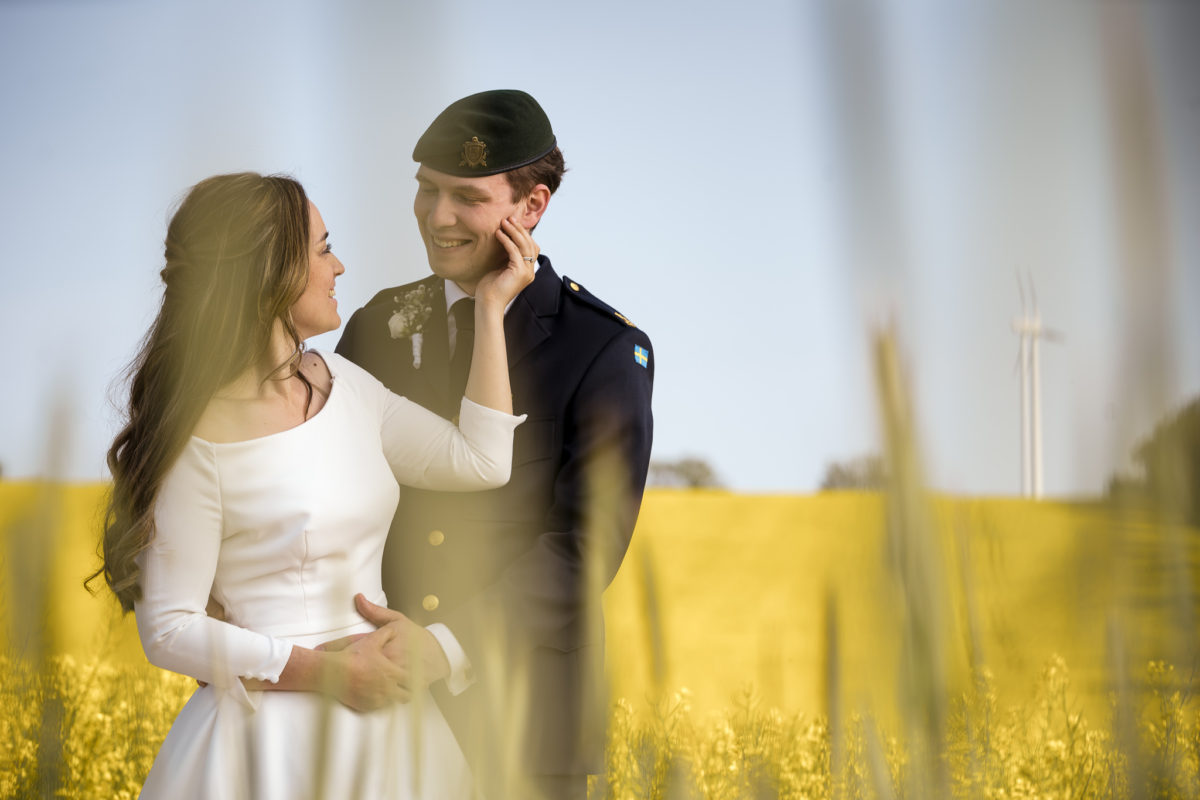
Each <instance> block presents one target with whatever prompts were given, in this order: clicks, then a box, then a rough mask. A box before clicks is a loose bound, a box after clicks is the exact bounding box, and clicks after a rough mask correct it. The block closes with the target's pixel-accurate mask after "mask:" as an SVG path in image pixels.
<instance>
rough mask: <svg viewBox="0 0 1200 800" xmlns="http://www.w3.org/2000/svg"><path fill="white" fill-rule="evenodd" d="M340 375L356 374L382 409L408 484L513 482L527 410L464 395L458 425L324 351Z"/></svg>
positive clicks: (385, 432)
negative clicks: (516, 436)
mask: <svg viewBox="0 0 1200 800" xmlns="http://www.w3.org/2000/svg"><path fill="white" fill-rule="evenodd" d="M322 355H323V356H324V357H325V358H326V359H327V361H328V362H329V363H330V364H331V366H332V367H334V373H335V375H336V379H337V380H344V379H347V378H350V379H352V380H353V381H354V382H355V383H356V384H358V385H360V386H362V387H363V391H364V393H366V394H368V395H370V399H371V401H372V404H373V405H374V407H375V408H376V409H377V410H378V413H379V414H380V436H381V438H382V441H383V453H384V455H385V456H386V457H387V460H388V464H390V465H391V467H392V473H393V474H394V475H395V476H396V480H397V482H399V483H402V484H404V485H406V486H414V487H416V488H419V489H437V490H439V491H460V492H471V491H478V490H480V489H493V488H495V487H497V486H503V485H504V484H506V483H508V479H509V477H510V475H511V474H512V454H513V431H514V430H515V429H516V427H517V426H518V425H520V424H521V423H522V422H524V421H525V415H523V414H522V415H521V416H513V415H511V414H505V413H503V412H501V411H496V410H495V409H492V408H488V407H487V406H482V405H479V404H478V403H475V402H472V401H471V400H468V399H467V398H465V397H464V398H463V399H462V404H461V406H460V412H459V421H458V425H455V424H454V423H452V422H450V421H449V420H446V419H443V418H442V417H439V416H438V415H437V414H434V413H433V412H432V411H429V410H428V409H426V408H423V407H422V406H420V405H418V404H416V403H414V402H412V401H411V400H408V399H407V398H404V397H401V396H400V395H397V394H393V393H392V392H390V391H388V389H387V387H385V386H384V385H383V384H382V383H380V382H379V381H378V380H376V379H375V377H374V376H372V375H371V374H369V373H368V372H366V370H364V369H362V368H361V367H359V366H358V365H357V364H354V363H352V362H350V361H348V360H346V359H345V358H343V357H341V356H339V355H336V354H331V353H323V354H322Z"/></svg>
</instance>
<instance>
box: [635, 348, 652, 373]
mask: <svg viewBox="0 0 1200 800" xmlns="http://www.w3.org/2000/svg"><path fill="white" fill-rule="evenodd" d="M633 360H634V361H636V362H637V363H638V364H640V365H641V366H643V367H647V368H648V367H649V365H650V351H649V350H647V349H646V348H644V347H642V346H641V345H639V344H635V345H634V346H633Z"/></svg>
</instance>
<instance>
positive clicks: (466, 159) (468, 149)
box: [458, 136, 487, 167]
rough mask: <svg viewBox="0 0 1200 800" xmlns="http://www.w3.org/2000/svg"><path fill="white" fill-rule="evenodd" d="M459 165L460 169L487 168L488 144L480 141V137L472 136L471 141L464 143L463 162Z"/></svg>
mask: <svg viewBox="0 0 1200 800" xmlns="http://www.w3.org/2000/svg"><path fill="white" fill-rule="evenodd" d="M458 165H459V166H460V167H486V166H487V142H481V141H479V137H478V136H472V137H471V141H469V142H463V146H462V161H459V162H458Z"/></svg>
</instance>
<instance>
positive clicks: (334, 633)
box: [135, 353, 524, 800]
mask: <svg viewBox="0 0 1200 800" xmlns="http://www.w3.org/2000/svg"><path fill="white" fill-rule="evenodd" d="M321 356H322V358H324V360H325V363H326V364H327V365H328V366H329V370H330V372H331V373H332V374H333V388H332V390H331V392H330V395H329V397H328V399H327V400H326V403H325V405H324V407H323V408H321V410H320V411H319V412H318V413H317V414H316V415H315V416H313V417H312V418H311V419H309V420H308V421H307V422H305V423H303V424H302V425H300V426H298V427H296V428H292V429H290V430H286V431H282V432H280V433H275V434H272V435H270V436H264V437H262V438H258V439H252V440H249V441H244V442H235V443H229V444H216V443H212V442H207V441H204V440H202V439H198V438H196V437H192V438H191V439H190V441H189V442H188V444H187V445H186V446H185V448H184V451H183V453H182V455H180V457H179V460H178V462H177V463H176V464H175V465H174V466H173V467H172V468H171V470H170V472H169V473H168V475H167V477H166V479H165V481H164V483H163V485H162V488H161V491H160V493H159V497H158V501H157V504H156V506H155V526H156V531H155V535H154V538H153V540H152V541H151V544H150V547H149V549H148V550H146V551H145V553H144V554H143V555H142V557H141V565H142V580H141V584H142V599H141V600H140V601H138V602H137V603H136V607H135V611H136V614H137V624H138V632H139V634H140V636H141V640H142V646H143V647H144V649H145V651H146V655H147V657H148V658H149V659H150V661H151V662H153V663H154V664H156V665H158V666H160V667H163V668H165V669H169V670H174V671H175V672H180V673H183V674H185V675H190V676H192V677H195V678H199V679H200V680H202V681H206V682H207V683H208V686H206V687H204V688H201V689H198V690H197V691H196V692H195V694H193V695H192V697H191V699H189V700H188V702H187V705H186V706H185V707H184V709H183V711H181V712H180V714H179V716H178V717H177V718H176V720H175V723H174V724H173V725H172V727H171V731H170V733H169V734H168V735H167V739H166V741H165V742H164V743H163V746H162V749H161V750H160V751H159V753H158V756H157V757H156V759H155V761H154V766H153V768H152V769H151V770H150V775H149V777H148V778H147V779H146V783H145V786H144V788H143V790H142V795H141V796H142V797H143V798H171V799H172V800H178V799H179V798H198V799H199V798H204V800H214V799H215V798H222V799H223V798H246V799H247V800H251V798H252V799H253V800H274V799H275V798H278V799H279V800H283V799H284V798H286V800H297V799H298V798H329V800H335V799H336V800H343V798H359V797H361V798H373V799H374V798H379V799H381V800H383V799H385V798H400V799H402V800H415V799H416V798H438V799H439V800H441V799H442V798H467V797H469V796H470V793H471V778H470V772H469V769H468V767H467V764H466V762H465V760H464V759H463V756H462V752H461V751H460V749H459V747H458V744H457V742H456V741H455V739H454V736H453V734H452V733H451V731H450V729H449V727H448V726H447V725H446V722H445V720H444V719H443V718H442V716H441V713H440V712H439V711H438V708H437V706H436V704H435V703H434V702H433V700H432V698H431V697H430V696H429V693H428V691H425V692H422V693H420V694H419V695H418V696H416V697H415V698H414V700H413V701H412V702H411V703H409V704H403V705H395V706H392V707H390V708H386V709H382V710H379V711H375V712H369V713H359V712H355V711H352V710H350V709H349V708H347V707H345V706H343V705H341V704H340V703H337V702H336V701H333V700H329V699H327V698H325V697H323V696H322V695H319V694H315V693H309V692H289V691H267V692H248V691H247V690H246V689H245V688H244V687H243V685H242V683H241V681H240V680H239V678H240V677H247V678H258V679H261V680H267V681H275V680H278V678H279V674H280V672H281V671H282V670H283V667H284V665H285V664H286V663H287V660H288V657H289V655H290V653H291V648H292V645H293V644H295V645H302V646H306V647H312V646H314V645H317V644H319V643H321V642H325V641H328V640H330V639H336V638H338V637H341V636H345V635H347V634H352V633H362V632H367V631H370V630H373V626H372V625H370V624H369V623H367V622H366V621H365V620H364V619H363V618H362V617H361V616H359V614H358V613H357V611H356V610H355V608H354V602H353V597H354V594H355V593H356V592H362V593H363V594H364V595H365V596H366V597H367V598H368V599H370V600H372V601H373V602H375V603H378V604H380V605H385V604H386V600H385V598H384V594H383V590H382V588H381V585H380V566H381V559H382V554H383V545H384V539H385V537H386V536H387V532H388V526H389V524H390V522H391V520H392V515H393V513H394V512H395V508H396V502H397V499H398V497H399V488H398V486H397V481H399V482H401V483H404V484H408V485H412V486H419V487H429V488H438V489H443V490H475V489H484V488H488V487H493V486H498V485H501V484H503V483H504V482H505V481H507V480H508V475H509V471H510V468H511V462H512V433H513V429H514V428H515V427H516V426H517V425H518V424H520V422H521V421H522V420H523V419H524V417H512V416H509V415H507V414H502V413H500V412H498V411H493V410H491V409H488V408H485V407H483V406H480V405H477V404H475V403H472V402H471V401H469V400H466V399H465V398H464V400H463V403H462V411H461V415H460V423H459V427H455V426H454V425H452V424H451V423H449V422H447V421H446V420H444V419H442V418H441V417H438V416H436V415H435V414H433V413H431V412H429V411H426V410H425V409H423V408H421V407H420V406H417V405H416V404H414V403H412V402H410V401H408V400H405V399H404V398H402V397H399V396H397V395H394V394H391V393H390V392H389V391H388V390H387V389H385V388H384V386H383V385H382V384H381V383H379V382H378V381H377V380H375V378H373V377H372V376H370V375H369V374H367V373H366V372H365V371H363V370H362V369H360V368H359V367H357V366H356V365H354V364H352V363H350V362H349V361H347V360H345V359H344V358H342V357H340V356H338V355H336V354H331V353H321ZM210 595H211V596H212V597H213V598H215V599H216V600H217V601H218V602H219V603H220V604H221V605H222V606H223V607H224V609H225V618H226V621H223V622H222V621H218V620H216V619H214V618H211V617H209V616H208V615H207V614H206V613H205V608H206V605H207V603H208V599H209V596H210Z"/></svg>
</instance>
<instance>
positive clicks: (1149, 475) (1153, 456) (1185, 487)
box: [1108, 397, 1200, 527]
mask: <svg viewBox="0 0 1200 800" xmlns="http://www.w3.org/2000/svg"><path fill="white" fill-rule="evenodd" d="M1133 461H1134V465H1135V468H1136V474H1134V475H1120V474H1117V475H1113V477H1112V478H1111V479H1110V480H1109V482H1108V496H1109V498H1110V499H1111V500H1113V501H1114V502H1117V503H1121V504H1124V505H1133V506H1137V507H1142V508H1145V509H1147V510H1151V511H1156V512H1158V513H1160V514H1162V515H1164V516H1166V517H1167V518H1169V519H1172V520H1174V521H1177V522H1184V523H1187V524H1189V525H1193V526H1197V527H1200V397H1197V398H1195V399H1194V400H1192V401H1191V402H1190V403H1188V404H1187V405H1185V406H1184V407H1183V408H1181V409H1179V410H1178V411H1176V412H1174V413H1173V414H1170V415H1168V416H1167V417H1166V418H1165V419H1163V420H1162V421H1161V422H1159V423H1158V425H1156V426H1155V427H1154V430H1153V431H1152V432H1151V433H1150V435H1149V436H1148V437H1147V438H1146V439H1144V440H1143V441H1142V442H1140V443H1139V444H1138V445H1137V447H1136V448H1135V449H1134V451H1133Z"/></svg>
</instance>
